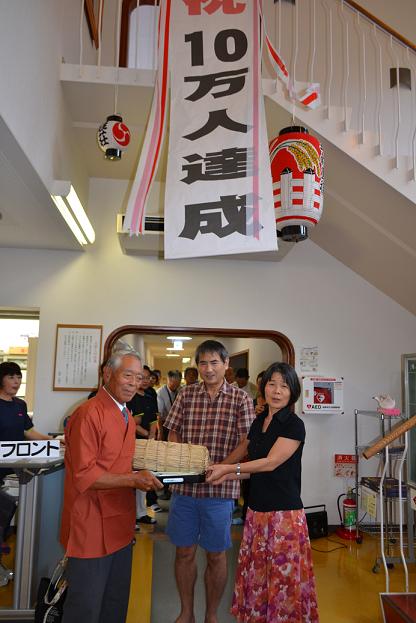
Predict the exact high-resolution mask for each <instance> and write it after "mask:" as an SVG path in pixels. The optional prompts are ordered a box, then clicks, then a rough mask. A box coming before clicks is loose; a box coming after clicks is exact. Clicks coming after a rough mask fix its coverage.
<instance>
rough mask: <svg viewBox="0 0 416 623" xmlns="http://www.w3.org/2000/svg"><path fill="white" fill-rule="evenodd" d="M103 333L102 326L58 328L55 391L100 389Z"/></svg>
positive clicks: (64, 325)
mask: <svg viewBox="0 0 416 623" xmlns="http://www.w3.org/2000/svg"><path fill="white" fill-rule="evenodd" d="M102 333H103V327H102V325H88V324H79V325H77V324H58V325H57V327H56V346H55V366H54V376H53V389H54V391H92V390H93V389H96V388H97V387H98V382H99V371H100V361H101V342H102Z"/></svg>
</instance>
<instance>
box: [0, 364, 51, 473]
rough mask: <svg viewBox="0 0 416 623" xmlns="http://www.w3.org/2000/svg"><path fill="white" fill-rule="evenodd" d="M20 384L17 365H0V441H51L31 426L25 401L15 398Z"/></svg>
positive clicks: (20, 374) (19, 373)
mask: <svg viewBox="0 0 416 623" xmlns="http://www.w3.org/2000/svg"><path fill="white" fill-rule="evenodd" d="M21 384H22V370H21V368H20V366H19V365H18V364H17V363H15V362H14V361H4V362H3V363H0V441H24V440H25V439H27V440H29V441H37V440H39V439H53V437H51V435H44V434H43V433H40V432H39V431H37V430H36V428H35V427H34V426H33V420H31V418H30V417H29V416H28V414H27V405H26V403H25V401H24V400H22V399H21V398H17V392H18V391H19V389H20V385H21ZM9 473H10V472H9ZM0 479H1V472H0Z"/></svg>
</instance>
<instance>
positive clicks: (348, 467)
mask: <svg viewBox="0 0 416 623" xmlns="http://www.w3.org/2000/svg"><path fill="white" fill-rule="evenodd" d="M356 465H357V457H356V456H355V454H335V455H334V468H335V469H334V475H335V476H338V477H340V478H354V477H355V470H356V469H357V468H356Z"/></svg>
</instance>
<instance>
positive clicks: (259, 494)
mask: <svg viewBox="0 0 416 623" xmlns="http://www.w3.org/2000/svg"><path fill="white" fill-rule="evenodd" d="M267 414H268V407H266V409H265V410H264V411H263V413H261V414H260V415H259V416H258V417H257V418H256V419H255V420H254V422H253V424H252V425H251V428H250V432H249V434H248V439H249V445H248V456H249V459H250V461H253V460H255V459H262V458H265V457H266V456H267V455H268V453H269V451H270V450H271V448H272V446H273V444H274V443H275V442H276V441H277V439H278V437H285V438H287V439H295V440H297V441H300V442H301V443H300V445H299V447H298V448H297V450H296V451H295V452H294V454H292V456H291V457H289V458H288V459H287V461H285V462H284V463H282V465H279V467H277V468H276V469H275V470H273V471H272V472H259V473H257V474H251V477H250V495H249V501H248V505H249V507H250V508H251V509H252V510H254V511H260V512H268V511H279V510H298V509H300V508H303V504H302V500H301V498H300V489H301V468H302V466H301V459H302V451H303V444H304V441H305V425H304V423H303V421H302V420H301V419H300V418H299V417H298V416H297V415H295V413H293V412H292V411H291V410H290V408H289V407H285V408H284V409H281V410H280V411H278V412H277V413H275V414H274V416H273V418H272V421H271V422H270V424H269V426H268V428H267V431H266V432H265V433H263V432H262V428H263V423H264V420H265V418H266V416H267Z"/></svg>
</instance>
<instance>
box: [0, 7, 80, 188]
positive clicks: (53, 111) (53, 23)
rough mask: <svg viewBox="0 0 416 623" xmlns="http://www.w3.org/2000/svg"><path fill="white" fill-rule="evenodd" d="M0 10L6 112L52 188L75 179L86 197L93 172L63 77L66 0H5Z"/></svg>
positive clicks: (0, 109) (0, 107)
mask: <svg viewBox="0 0 416 623" xmlns="http://www.w3.org/2000/svg"><path fill="white" fill-rule="evenodd" d="M0 15H1V19H0V90H1V102H0V115H1V116H2V117H3V118H4V121H5V122H6V124H7V126H8V127H9V129H10V130H11V132H12V133H13V135H14V137H15V139H16V140H17V142H18V143H19V145H20V146H21V147H22V149H23V151H24V152H25V154H26V156H27V157H28V158H29V160H30V161H31V163H32V165H33V167H34V169H35V170H36V172H37V173H38V175H39V177H40V178H41V180H42V181H43V183H44V184H45V186H46V188H47V189H48V190H50V188H51V183H52V181H53V180H71V181H72V183H73V184H74V186H75V187H76V188H77V192H78V195H79V197H80V199H81V200H85V199H86V193H87V191H88V188H87V178H86V176H85V170H82V169H81V168H80V166H79V164H80V159H79V158H77V147H76V145H75V144H74V143H73V139H72V134H71V122H70V119H69V117H68V114H67V110H66V105H65V99H64V96H63V92H62V86H61V83H60V80H59V72H60V63H61V56H62V41H61V37H62V32H63V30H65V28H64V26H65V24H64V20H63V1H62V0H35V1H33V0H19V1H18V2H9V1H8V0H0ZM75 32H76V31H75ZM73 36H74V35H73Z"/></svg>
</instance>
